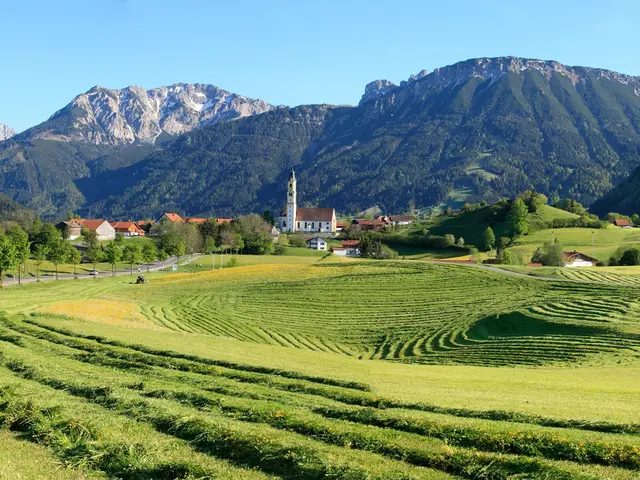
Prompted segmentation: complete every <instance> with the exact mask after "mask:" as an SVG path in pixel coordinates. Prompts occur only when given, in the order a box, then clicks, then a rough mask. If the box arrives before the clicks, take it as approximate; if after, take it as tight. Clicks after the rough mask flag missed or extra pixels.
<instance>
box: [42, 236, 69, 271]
mask: <svg viewBox="0 0 640 480" xmlns="http://www.w3.org/2000/svg"><path fill="white" fill-rule="evenodd" d="M68 257H69V244H68V243H67V242H65V241H64V240H63V239H62V238H59V239H58V241H57V242H56V243H54V244H53V245H51V246H50V247H49V249H48V250H47V260H49V261H50V262H51V263H53V265H54V266H55V267H56V280H58V267H59V266H60V264H61V263H64V261H65V260H66V259H67V258H68Z"/></svg>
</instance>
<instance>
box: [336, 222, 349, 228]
mask: <svg viewBox="0 0 640 480" xmlns="http://www.w3.org/2000/svg"><path fill="white" fill-rule="evenodd" d="M346 226H347V224H346V223H345V222H337V223H336V227H337V228H344V227H346Z"/></svg>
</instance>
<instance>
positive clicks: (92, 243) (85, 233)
mask: <svg viewBox="0 0 640 480" xmlns="http://www.w3.org/2000/svg"><path fill="white" fill-rule="evenodd" d="M82 237H83V238H84V244H85V245H86V246H87V248H95V247H97V246H98V232H96V231H95V230H89V229H88V228H83V229H82Z"/></svg>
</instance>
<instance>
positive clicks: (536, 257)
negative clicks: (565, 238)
mask: <svg viewBox="0 0 640 480" xmlns="http://www.w3.org/2000/svg"><path fill="white" fill-rule="evenodd" d="M531 261H532V262H534V263H541V264H542V265H544V266H545V267H564V265H565V258H564V248H563V247H562V245H560V243H558V242H554V243H551V242H545V244H544V245H543V246H542V247H539V248H537V249H536V251H535V253H534V254H533V258H532V259H531Z"/></svg>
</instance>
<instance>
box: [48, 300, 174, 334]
mask: <svg viewBox="0 0 640 480" xmlns="http://www.w3.org/2000/svg"><path fill="white" fill-rule="evenodd" d="M40 311H41V312H43V313H55V314H57V315H67V316H69V317H74V318H79V319H82V320H88V321H90V322H96V323H105V324H108V325H119V326H123V327H135V328H150V329H153V330H163V328H162V327H160V326H158V325H156V324H155V323H153V322H151V321H149V320H148V319H147V318H145V317H144V316H143V315H142V314H141V313H140V312H139V311H138V306H137V305H136V304H135V303H133V302H127V301H123V300H106V299H98V298H95V299H90V300H78V301H73V302H60V303H56V304H54V305H49V306H48V307H45V308H43V309H41V310H40Z"/></svg>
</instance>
